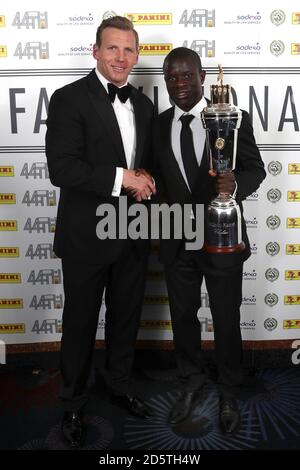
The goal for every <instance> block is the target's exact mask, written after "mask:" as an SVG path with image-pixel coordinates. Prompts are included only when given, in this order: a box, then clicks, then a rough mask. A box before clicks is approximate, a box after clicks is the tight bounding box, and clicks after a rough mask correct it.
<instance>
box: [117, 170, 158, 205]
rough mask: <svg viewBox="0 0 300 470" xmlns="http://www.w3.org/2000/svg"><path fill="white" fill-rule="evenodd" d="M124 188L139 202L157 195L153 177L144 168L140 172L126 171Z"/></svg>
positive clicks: (124, 173)
mask: <svg viewBox="0 0 300 470" xmlns="http://www.w3.org/2000/svg"><path fill="white" fill-rule="evenodd" d="M122 186H123V188H124V189H125V191H126V192H127V193H128V194H129V195H130V196H132V197H134V199H135V200H136V201H138V202H141V201H142V200H143V199H148V198H149V196H151V194H155V193H156V189H155V185H154V182H153V179H152V177H151V175H150V174H149V173H148V172H147V171H146V170H144V169H143V168H139V169H138V170H125V169H124V172H123V182H122Z"/></svg>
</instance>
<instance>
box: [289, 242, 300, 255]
mask: <svg viewBox="0 0 300 470" xmlns="http://www.w3.org/2000/svg"><path fill="white" fill-rule="evenodd" d="M285 252H286V254H287V255H300V244H299V243H294V244H289V245H285Z"/></svg>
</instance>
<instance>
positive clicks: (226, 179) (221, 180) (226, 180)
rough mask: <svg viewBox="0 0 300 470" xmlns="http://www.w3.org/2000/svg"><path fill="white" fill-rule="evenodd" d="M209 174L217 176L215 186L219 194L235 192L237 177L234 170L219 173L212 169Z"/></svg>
mask: <svg viewBox="0 0 300 470" xmlns="http://www.w3.org/2000/svg"><path fill="white" fill-rule="evenodd" d="M209 174H210V175H211V176H214V177H215V178H216V182H215V188H216V192H217V193H218V194H220V193H226V194H233V192H234V189H235V177H234V173H233V172H232V171H228V172H226V173H221V174H220V175H217V174H216V173H215V172H214V171H213V170H210V171H209Z"/></svg>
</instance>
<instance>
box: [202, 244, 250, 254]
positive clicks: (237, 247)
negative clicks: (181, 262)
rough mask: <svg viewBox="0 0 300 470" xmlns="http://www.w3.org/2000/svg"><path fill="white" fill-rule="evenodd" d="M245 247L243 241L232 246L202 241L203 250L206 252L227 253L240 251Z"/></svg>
mask: <svg viewBox="0 0 300 470" xmlns="http://www.w3.org/2000/svg"><path fill="white" fill-rule="evenodd" d="M244 249H245V243H244V242H241V243H238V244H237V245H232V246H213V245H208V244H207V243H204V245H203V250H204V251H206V252H207V253H220V254H227V253H241V252H242V251H244Z"/></svg>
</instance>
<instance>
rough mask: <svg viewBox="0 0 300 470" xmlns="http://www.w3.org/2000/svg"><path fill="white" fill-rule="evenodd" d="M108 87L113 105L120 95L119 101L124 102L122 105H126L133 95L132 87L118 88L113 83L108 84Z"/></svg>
mask: <svg viewBox="0 0 300 470" xmlns="http://www.w3.org/2000/svg"><path fill="white" fill-rule="evenodd" d="M107 87H108V94H109V97H110V100H111V102H112V103H113V102H114V101H115V97H116V95H118V97H119V100H120V101H122V103H125V101H127V100H128V98H129V96H130V95H131V87H130V86H129V85H126V86H123V87H122V88H118V87H117V86H116V85H114V84H113V83H108V84H107Z"/></svg>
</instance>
